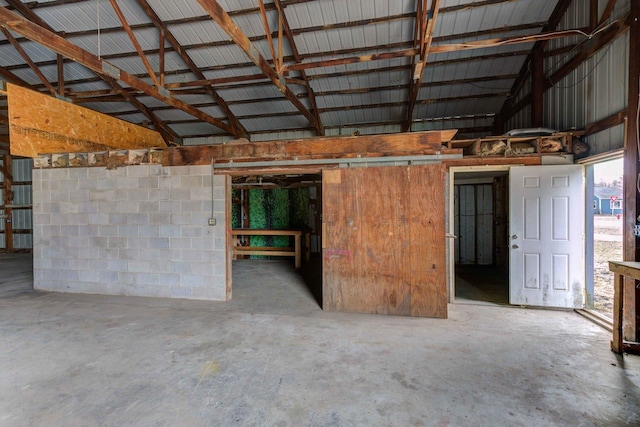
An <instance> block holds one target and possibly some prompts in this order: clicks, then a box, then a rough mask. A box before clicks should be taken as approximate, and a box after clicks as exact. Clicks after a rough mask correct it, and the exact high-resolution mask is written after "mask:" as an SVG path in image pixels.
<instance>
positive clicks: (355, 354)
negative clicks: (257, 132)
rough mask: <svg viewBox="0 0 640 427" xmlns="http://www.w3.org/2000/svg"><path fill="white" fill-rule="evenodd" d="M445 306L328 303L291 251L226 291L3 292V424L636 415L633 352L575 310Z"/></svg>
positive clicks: (326, 422) (602, 421)
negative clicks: (339, 306) (428, 315)
mask: <svg viewBox="0 0 640 427" xmlns="http://www.w3.org/2000/svg"><path fill="white" fill-rule="evenodd" d="M0 271H3V272H4V271H5V270H4V266H3V265H2V264H0ZM3 274H4V273H3ZM449 315H450V317H449V319H447V320H436V319H419V318H404V317H393V316H380V315H363V314H350V313H328V312H324V311H322V310H321V309H320V308H319V306H318V304H317V302H316V301H315V299H314V298H313V297H312V296H311V293H310V292H309V290H308V289H307V288H306V286H305V285H304V281H303V280H302V279H301V276H300V275H299V273H298V272H296V271H295V270H294V269H293V268H292V267H291V264H290V263H289V262H288V261H284V262H280V261H261V260H239V261H237V262H235V264H234V299H233V301H231V302H228V303H225V302H201V301H184V300H168V299H152V298H137V297H115V296H100V295H78V294H55V293H41V292H33V293H23V294H20V295H14V296H9V297H3V298H0V366H1V367H2V369H0V425H2V426H25V425H47V426H50V425H64V426H86V425H107V426H112V425H113V426H120V425H135V426H149V425H157V426H174V425H189V426H219V425H225V426H227V425H268V426H272V425H275V426H361V425H367V426H400V425H424V426H448V425H450V426H454V425H479V426H497V425H500V426H531V425H536V426H538V425H584V426H589V425H603V426H605V425H606V426H611V425H638V424H639V423H640V358H638V357H636V356H628V355H627V356H624V357H620V356H617V355H615V354H613V353H612V352H611V351H610V350H609V339H610V336H609V333H608V332H606V331H604V330H603V329H601V328H599V327H598V326H596V325H593V324H591V323H590V322H588V321H587V320H585V319H583V318H582V317H580V316H578V315H577V314H575V313H573V312H571V311H552V310H526V309H520V308H511V307H502V306H476V305H462V304H455V305H450V306H449Z"/></svg>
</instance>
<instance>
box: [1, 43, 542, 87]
mask: <svg viewBox="0 0 640 427" xmlns="http://www.w3.org/2000/svg"><path fill="white" fill-rule="evenodd" d="M528 54H529V51H528V50H518V51H513V52H502V53H495V54H488V55H476V56H473V57H471V58H457V59H449V60H441V61H429V62H428V63H427V67H438V66H443V65H450V64H456V63H460V62H465V63H469V62H478V61H485V60H492V59H499V58H512V57H514V56H526V55H528ZM247 65H248V64H247ZM240 67H241V65H237V66H234V67H230V68H229V69H236V68H240ZM409 68H410V65H409V64H406V65H394V66H389V67H382V68H375V69H363V70H348V71H345V72H332V73H324V74H315V75H308V78H309V80H310V81H312V80H318V79H329V78H342V77H344V76H352V75H365V74H370V73H378V72H387V71H400V70H407V69H409ZM213 69H217V67H204V68H202V70H203V71H211V70H213ZM0 70H1V69H0ZM187 73H190V71H188V70H181V71H178V72H174V74H175V75H184V74H187ZM136 76H137V77H143V76H141V75H136ZM244 77H245V76H238V77H230V78H222V79H214V80H213V83H212V84H215V85H216V87H217V89H219V90H223V89H232V88H234V87H246V86H249V85H256V86H258V85H271V84H272V83H271V82H270V81H267V80H266V77H265V76H264V75H263V74H254V75H251V76H246V77H247V78H246V79H244ZM236 79H237V80H236ZM254 79H255V80H258V79H261V80H262V81H258V82H254V83H245V84H239V83H236V82H241V81H249V80H254ZM98 80H99V78H97V77H96V78H84V79H77V80H73V81H69V82H67V83H68V84H69V86H73V85H76V84H84V83H91V82H94V81H98ZM208 82H209V81H208V80H207V81H206V82H203V83H208ZM190 83H191V82H185V84H186V86H185V87H190V86H193V85H191V84H190ZM193 83H196V82H193ZM195 86H202V85H200V84H196V85H195ZM167 87H175V88H179V87H180V84H176V86H172V84H167ZM34 88H39V86H38V85H36V86H34ZM127 90H129V91H131V92H134V93H135V91H133V90H132V89H130V88H128V89H127ZM91 92H92V91H88V92H70V93H69V94H68V97H70V98H74V93H78V94H79V95H78V97H82V96H83V94H84V93H87V96H92V95H91ZM108 92H109V91H106V90H105V91H96V92H95V96H103V95H108V94H109V93H108ZM174 93H181V92H180V91H179V90H176V89H174Z"/></svg>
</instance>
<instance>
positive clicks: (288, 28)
mask: <svg viewBox="0 0 640 427" xmlns="http://www.w3.org/2000/svg"><path fill="white" fill-rule="evenodd" d="M273 3H274V5H275V6H276V9H277V10H278V13H279V14H280V19H281V20H282V29H283V30H284V34H285V35H286V37H287V40H288V41H289V46H290V48H291V52H292V53H293V58H294V60H295V61H296V62H301V61H302V58H301V56H300V53H299V52H298V48H297V46H296V41H295V38H294V36H293V32H292V31H291V26H290V25H289V21H288V20H287V15H286V14H285V12H284V10H283V7H282V2H281V0H273ZM280 60H281V62H280V66H281V67H282V65H283V62H282V58H280ZM300 77H302V81H303V83H304V87H305V89H306V91H307V97H308V98H309V103H310V104H311V110H312V112H313V114H314V116H315V118H316V122H317V124H318V128H319V130H320V132H319V135H324V126H323V124H322V117H320V113H319V110H318V104H317V102H316V95H315V93H314V91H313V88H312V87H311V83H310V79H309V77H308V76H307V73H306V72H305V71H304V70H301V71H300Z"/></svg>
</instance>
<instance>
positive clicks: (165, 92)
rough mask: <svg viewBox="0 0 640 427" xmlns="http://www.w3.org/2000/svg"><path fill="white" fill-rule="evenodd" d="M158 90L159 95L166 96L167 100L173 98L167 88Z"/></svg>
mask: <svg viewBox="0 0 640 427" xmlns="http://www.w3.org/2000/svg"><path fill="white" fill-rule="evenodd" d="M156 89H158V93H159V94H160V95H162V96H164V97H165V98H171V92H170V91H169V89H167V88H166V87H160V86H158V87H157V88H156Z"/></svg>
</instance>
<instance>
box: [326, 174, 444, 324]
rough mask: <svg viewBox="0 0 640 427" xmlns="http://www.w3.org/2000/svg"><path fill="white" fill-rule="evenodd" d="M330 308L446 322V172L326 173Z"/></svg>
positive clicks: (328, 308) (327, 282)
mask: <svg viewBox="0 0 640 427" xmlns="http://www.w3.org/2000/svg"><path fill="white" fill-rule="evenodd" d="M323 215H324V223H323V256H324V260H323V266H324V270H323V307H324V309H325V310H329V311H354V312H363V313H381V314H396V315H412V316H427V317H446V276H445V241H444V228H445V225H444V220H445V217H444V168H443V167H441V166H439V165H437V166H433V165H430V166H411V167H404V166H397V167H380V168H355V169H336V170H328V171H325V172H324V173H323Z"/></svg>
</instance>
